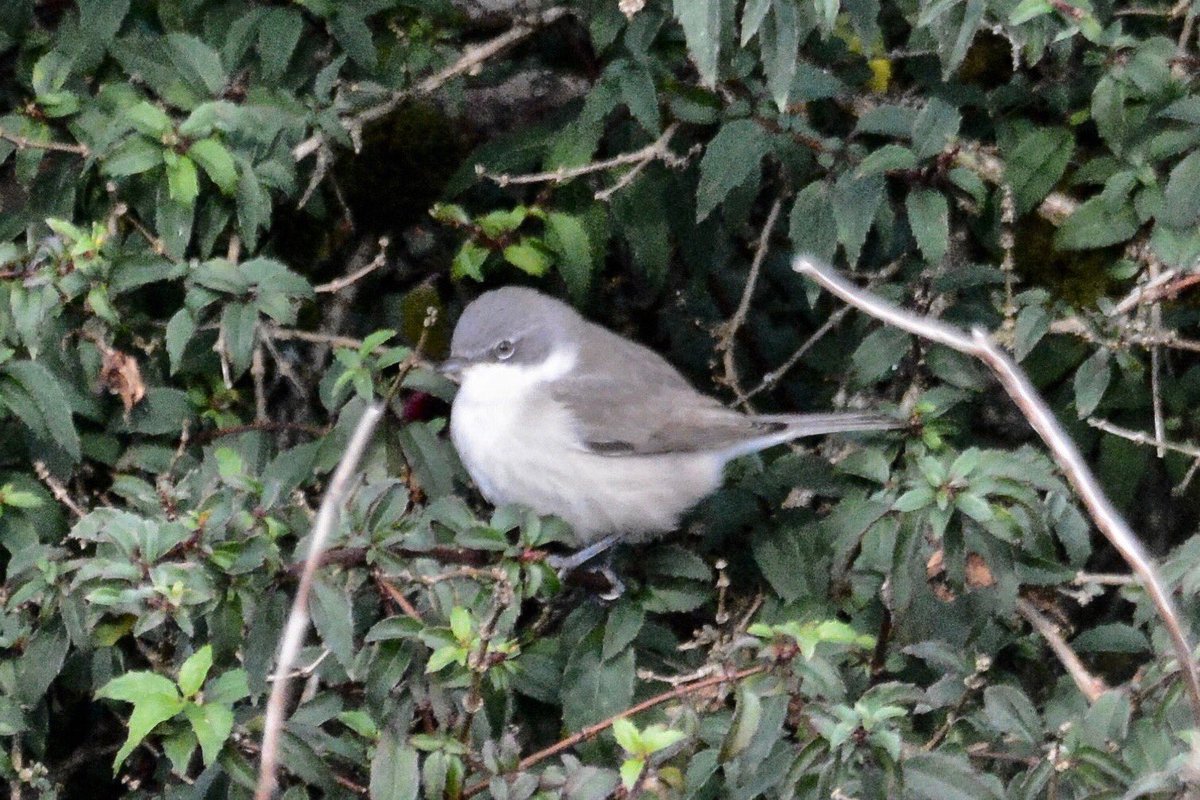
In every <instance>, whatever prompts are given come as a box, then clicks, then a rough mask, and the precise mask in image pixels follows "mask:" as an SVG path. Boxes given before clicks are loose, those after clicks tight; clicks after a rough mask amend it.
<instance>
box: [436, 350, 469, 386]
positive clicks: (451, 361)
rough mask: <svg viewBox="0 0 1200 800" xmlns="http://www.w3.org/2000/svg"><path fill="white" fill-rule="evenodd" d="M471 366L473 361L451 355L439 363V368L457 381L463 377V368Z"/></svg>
mask: <svg viewBox="0 0 1200 800" xmlns="http://www.w3.org/2000/svg"><path fill="white" fill-rule="evenodd" d="M469 366H471V362H470V361H469V360H468V359H465V358H461V357H459V356H450V357H449V358H447V359H446V360H445V361H443V362H442V363H441V364H438V367H437V370H438V372H440V373H442V374H443V375H445V376H446V377H447V378H449V379H450V380H452V381H457V380H458V379H459V378H461V377H462V373H463V370H464V369H466V368H467V367H469Z"/></svg>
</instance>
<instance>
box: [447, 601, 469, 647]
mask: <svg viewBox="0 0 1200 800" xmlns="http://www.w3.org/2000/svg"><path fill="white" fill-rule="evenodd" d="M473 627H474V626H473V625H472V624H471V612H470V611H467V609H465V608H463V607H462V606H455V607H454V608H452V609H451V610H450V632H451V633H452V634H454V638H455V639H457V640H458V641H459V642H462V643H463V644H466V643H467V642H470V641H471V634H472V632H473Z"/></svg>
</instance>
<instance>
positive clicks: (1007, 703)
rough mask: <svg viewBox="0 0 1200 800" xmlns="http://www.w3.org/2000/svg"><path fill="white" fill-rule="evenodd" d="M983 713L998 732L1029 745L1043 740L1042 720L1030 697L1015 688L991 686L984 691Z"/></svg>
mask: <svg viewBox="0 0 1200 800" xmlns="http://www.w3.org/2000/svg"><path fill="white" fill-rule="evenodd" d="M983 712H984V714H986V715H987V718H988V722H989V723H990V724H991V725H992V726H993V727H994V728H995V729H996V730H998V731H1000V732H1001V733H1004V734H1009V735H1013V736H1016V737H1018V738H1019V739H1020V740H1021V741H1023V742H1025V743H1027V744H1037V743H1038V742H1040V741H1041V740H1042V736H1043V732H1042V720H1041V717H1040V716H1039V715H1038V712H1037V709H1036V708H1034V707H1033V703H1032V701H1030V699H1029V697H1028V696H1027V695H1026V694H1025V693H1024V692H1022V691H1021V690H1020V689H1018V688H1016V687H1015V686H989V687H987V688H986V689H984V690H983Z"/></svg>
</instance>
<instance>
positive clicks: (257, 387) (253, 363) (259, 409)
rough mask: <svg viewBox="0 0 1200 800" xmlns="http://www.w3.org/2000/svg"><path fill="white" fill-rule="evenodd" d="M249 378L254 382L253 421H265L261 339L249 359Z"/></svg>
mask: <svg viewBox="0 0 1200 800" xmlns="http://www.w3.org/2000/svg"><path fill="white" fill-rule="evenodd" d="M250 377H251V379H252V380H253V382H254V421H255V422H266V421H267V364H266V359H264V358H263V343H262V337H259V341H258V344H256V345H255V346H254V351H253V353H252V354H251V357H250Z"/></svg>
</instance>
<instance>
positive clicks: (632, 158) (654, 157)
mask: <svg viewBox="0 0 1200 800" xmlns="http://www.w3.org/2000/svg"><path fill="white" fill-rule="evenodd" d="M677 130H679V123H672V124H671V125H668V126H667V129H666V130H664V131H663V132H662V135H661V136H659V137H658V138H657V139H655V140H654V141H653V142H651V143H650V144H648V145H646V146H645V147H642V148H640V149H638V150H634V151H632V152H629V153H621V154H620V155H616V156H613V157H612V158H606V159H603V160H601V161H593V162H591V163H590V164H583V165H581V166H578V167H559V168H558V169H552V170H547V171H546V172H532V173H528V174H525V175H508V174H506V173H491V172H487V171H486V170H485V169H484V168H483V165H482V164H476V165H475V172H476V174H477V175H479V176H481V177H484V178H487V179H488V180H490V181H492V182H494V183H496V184H497V185H499V186H517V185H522V184H530V183H566V182H567V181H570V180H574V179H575V178H579V177H582V176H584V175H591V174H593V173H596V172H606V171H608V170H610V169H614V168H615V167H623V166H627V165H630V164H632V165H634V168H633V170H631V171H630V172H627V173H625V175H626V176H628V175H631V174H636V173H637V172H639V171H641V170H642V169H643V168H644V167H645V166H646V165H647V164H649V163H651V162H653V161H662V162H664V163H666V164H668V165H673V164H676V163H678V162H679V161H681V160H682V159H683V157H681V156H677V155H676V154H675V153H674V152H672V151H671V148H670V144H671V137H672V136H674V135H675V132H676V131H677ZM621 180H622V181H624V180H625V178H624V176H623V177H622V179H621ZM625 183H628V181H625ZM618 184H619V185H620V181H618ZM613 191H615V187H610V189H602V190H601V191H599V192H597V193H596V199H597V200H606V199H608V197H609V196H610V195H611V194H612V193H613ZM601 195H603V196H601Z"/></svg>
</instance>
